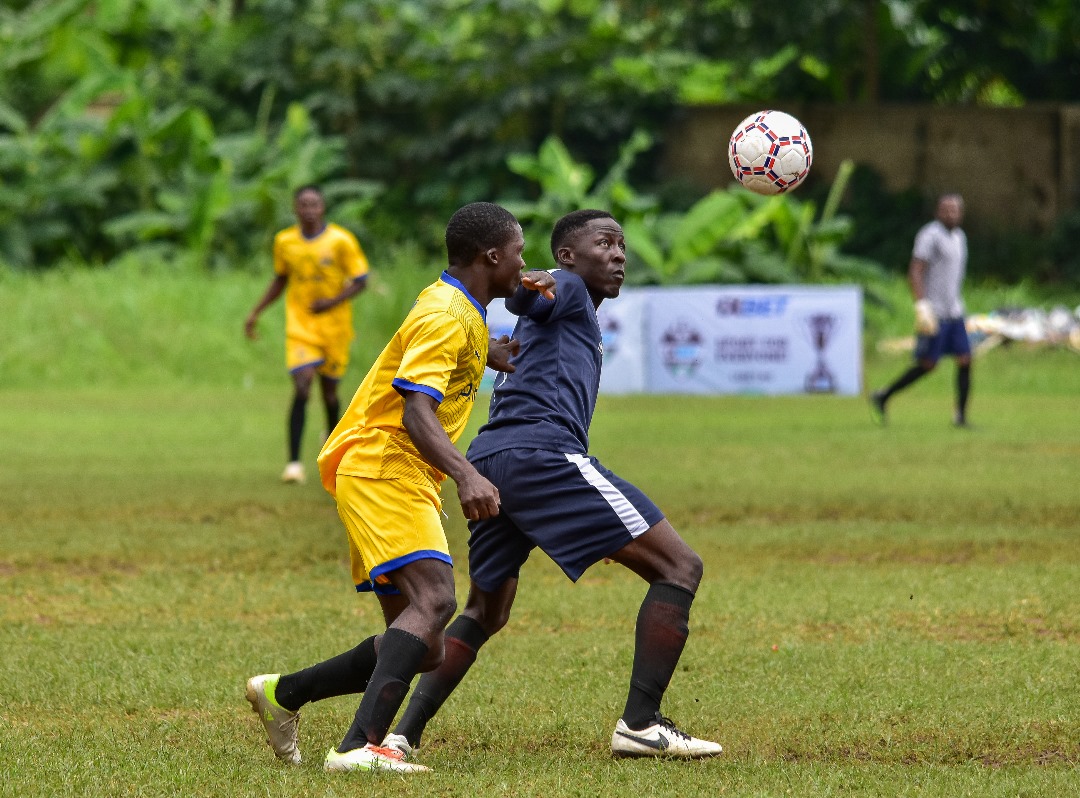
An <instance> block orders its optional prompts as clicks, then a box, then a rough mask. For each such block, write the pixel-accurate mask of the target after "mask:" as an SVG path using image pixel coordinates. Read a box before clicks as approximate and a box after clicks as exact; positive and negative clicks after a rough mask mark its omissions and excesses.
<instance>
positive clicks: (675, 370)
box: [660, 321, 705, 379]
mask: <svg viewBox="0 0 1080 798" xmlns="http://www.w3.org/2000/svg"><path fill="white" fill-rule="evenodd" d="M704 343H705V339H704V337H703V336H702V334H701V333H700V332H698V330H697V329H695V328H694V327H691V326H690V325H689V324H687V323H686V322H684V321H680V322H678V323H676V324H674V325H672V326H671V327H668V328H667V329H666V330H665V331H664V334H663V335H662V336H661V337H660V345H661V347H662V349H663V357H664V366H665V367H666V368H667V370H668V371H670V372H671V374H672V375H673V376H674V377H676V378H677V379H685V378H687V377H692V376H693V375H694V372H695V371H697V370H698V367H699V366H700V365H701V351H702V349H703V348H704Z"/></svg>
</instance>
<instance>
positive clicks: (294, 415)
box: [289, 396, 307, 462]
mask: <svg viewBox="0 0 1080 798" xmlns="http://www.w3.org/2000/svg"><path fill="white" fill-rule="evenodd" d="M306 412H307V399H304V398H301V397H300V396H293V402H292V408H291V409H290V410H289V461H290V462H294V461H296V460H299V459H300V440H301V438H303V437H304V414H305V413H306Z"/></svg>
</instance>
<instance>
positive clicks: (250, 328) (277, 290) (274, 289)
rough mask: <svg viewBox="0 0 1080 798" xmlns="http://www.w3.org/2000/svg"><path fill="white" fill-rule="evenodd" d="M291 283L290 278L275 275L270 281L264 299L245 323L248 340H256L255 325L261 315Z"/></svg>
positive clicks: (253, 309) (256, 304)
mask: <svg viewBox="0 0 1080 798" xmlns="http://www.w3.org/2000/svg"><path fill="white" fill-rule="evenodd" d="M288 282H289V278H288V277H287V276H286V275H284V274H275V275H274V278H273V279H272V280H271V281H270V285H268V286H267V287H266V291H265V292H264V293H263V295H262V298H261V299H260V300H259V301H258V302H257V303H255V307H254V308H252V309H251V313H249V314H248V317H247V319H245V321H244V332H245V333H246V334H247V337H248V338H255V323H256V322H257V321H258V320H259V314H261V313H262V312H263V311H264V310H266V308H267V307H268V306H269V305H271V304H272V303H273V302H274V301H275V300H277V298H278V297H279V296H281V293H282V292H283V291H284V290H285V285H286V284H287V283H288Z"/></svg>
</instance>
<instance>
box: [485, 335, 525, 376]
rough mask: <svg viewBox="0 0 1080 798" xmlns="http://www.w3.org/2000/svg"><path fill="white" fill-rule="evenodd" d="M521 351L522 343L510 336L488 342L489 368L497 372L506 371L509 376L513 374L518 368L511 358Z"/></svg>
mask: <svg viewBox="0 0 1080 798" xmlns="http://www.w3.org/2000/svg"><path fill="white" fill-rule="evenodd" d="M520 351H521V341H519V340H518V339H517V338H511V337H510V336H509V335H500V336H499V337H498V338H492V339H490V340H489V342H488V358H487V366H488V368H489V369H495V371H505V372H506V373H507V374H513V373H514V371H515V370H516V367H515V366H514V365H513V364H512V363H511V362H510V358H512V357H514V356H515V355H516V354H517V353H518V352H520Z"/></svg>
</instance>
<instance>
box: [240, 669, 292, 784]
mask: <svg viewBox="0 0 1080 798" xmlns="http://www.w3.org/2000/svg"><path fill="white" fill-rule="evenodd" d="M279 678H280V674H277V673H264V674H263V675H261V676H252V677H251V678H250V679H248V681H247V700H248V703H250V704H251V710H252V711H253V712H254V713H255V714H256V715H258V716H259V720H261V721H262V724H263V726H264V727H265V728H266V735H267V738H268V739H267V742H269V743H270V747H271V748H273V749H274V755H275V756H276V757H277V758H278V759H280V760H281V761H282V762H288V763H289V764H290V765H299V764H300V749H299V748H297V747H296V743H297V736H298V732H299V726H300V713H299V712H292V711H290V710H288V709H285V707H283V706H281V705H280V704H278V702H277V701H276V700H275V699H274V694H275V691H276V690H277V683H278V679H279Z"/></svg>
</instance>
